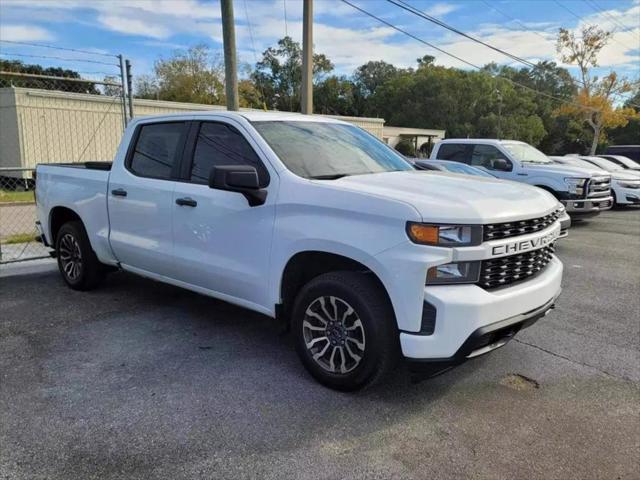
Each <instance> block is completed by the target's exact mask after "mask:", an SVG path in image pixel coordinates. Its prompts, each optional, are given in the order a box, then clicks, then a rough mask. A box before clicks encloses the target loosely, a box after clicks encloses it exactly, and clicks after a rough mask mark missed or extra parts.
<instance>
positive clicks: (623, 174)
mask: <svg viewBox="0 0 640 480" xmlns="http://www.w3.org/2000/svg"><path fill="white" fill-rule="evenodd" d="M611 178H612V179H613V180H623V181H624V180H640V171H638V172H633V171H631V172H630V171H629V170H624V171H616V172H611Z"/></svg>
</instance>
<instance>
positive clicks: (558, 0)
mask: <svg viewBox="0 0 640 480" xmlns="http://www.w3.org/2000/svg"><path fill="white" fill-rule="evenodd" d="M553 1H554V2H555V3H556V4H557V5H558V6H559V7H561V8H562V9H564V10H565V11H567V12H569V14H570V15H571V16H573V17H574V18H577V19H578V21H580V22H584V20H583V19H582V17H581V16H580V15H578V14H577V13H576V12H574V11H573V10H571V9H570V8H569V7H567V6H566V5H564V4H563V3H562V2H560V0H553ZM592 8H593V7H592ZM585 23H586V22H585ZM611 40H613V41H614V42H616V43H617V44H618V45H620V46H622V47H624V48H630V47H629V46H628V45H625V44H624V43H622V42H620V41H619V40H618V39H616V38H615V37H611ZM631 50H633V49H631Z"/></svg>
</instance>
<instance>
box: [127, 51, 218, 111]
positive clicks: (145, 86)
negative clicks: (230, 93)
mask: <svg viewBox="0 0 640 480" xmlns="http://www.w3.org/2000/svg"><path fill="white" fill-rule="evenodd" d="M154 73H155V76H154V78H153V80H151V79H149V78H144V79H143V80H142V82H143V83H140V82H139V83H138V86H139V87H141V88H142V90H143V91H142V92H138V93H139V94H140V93H142V94H144V95H146V96H151V98H154V97H155V98H157V99H160V100H169V101H173V102H190V103H206V104H211V105H216V104H222V103H224V65H223V63H222V60H221V56H220V54H219V53H214V52H211V50H210V49H209V47H208V46H206V45H204V44H200V45H196V46H193V47H191V48H189V49H188V50H186V51H184V50H178V51H176V52H175V53H174V55H173V56H172V57H171V58H168V59H163V58H160V59H159V60H157V61H156V62H155V65H154Z"/></svg>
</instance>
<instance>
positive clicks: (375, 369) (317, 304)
mask: <svg viewBox="0 0 640 480" xmlns="http://www.w3.org/2000/svg"><path fill="white" fill-rule="evenodd" d="M292 331H293V334H294V340H295V344H296V350H297V352H298V355H299V356H300V359H301V361H302V363H303V364H304V366H305V367H306V369H307V370H308V371H309V373H310V374H311V375H312V376H313V377H314V378H315V379H316V380H318V381H319V382H320V383H322V384H323V385H325V386H327V387H330V388H333V389H336V390H342V391H354V390H359V389H361V388H364V387H367V386H371V385H373V384H375V383H378V382H379V381H381V380H382V379H384V378H385V377H386V376H387V375H388V374H389V373H390V372H391V371H392V370H393V367H394V366H395V364H396V362H397V359H398V357H399V354H398V352H399V349H400V348H399V336H398V330H397V328H396V324H395V316H394V314H393V310H392V308H391V305H390V304H389V301H388V299H387V296H386V294H385V292H384V291H383V289H382V287H381V286H380V285H379V284H378V283H377V282H376V281H375V280H374V279H373V278H372V276H371V275H370V274H365V273H358V272H331V273H326V274H323V275H320V276H318V277H316V278H314V279H313V280H311V281H310V282H309V283H308V284H307V285H305V286H304V287H303V288H302V289H301V291H300V292H299V293H298V295H297V297H296V300H295V302H294V307H293V311H292Z"/></svg>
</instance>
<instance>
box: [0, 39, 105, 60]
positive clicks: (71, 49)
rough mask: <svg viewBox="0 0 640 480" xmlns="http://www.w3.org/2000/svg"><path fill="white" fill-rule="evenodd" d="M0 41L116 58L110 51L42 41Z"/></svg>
mask: <svg viewBox="0 0 640 480" xmlns="http://www.w3.org/2000/svg"><path fill="white" fill-rule="evenodd" d="M0 42H3V43H13V44H15V45H27V46H29V47H39V48H52V49H54V50H65V51H67V52H77V53H86V54H88V55H101V56H103V57H114V58H118V56H117V55H113V54H112V53H101V52H91V51H89V50H80V49H77V48H66V47H56V46H54V45H45V44H43V43H29V42H17V41H15V40H0Z"/></svg>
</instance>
